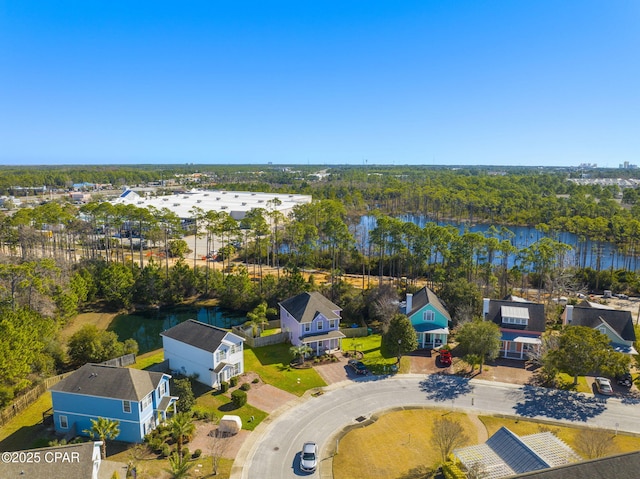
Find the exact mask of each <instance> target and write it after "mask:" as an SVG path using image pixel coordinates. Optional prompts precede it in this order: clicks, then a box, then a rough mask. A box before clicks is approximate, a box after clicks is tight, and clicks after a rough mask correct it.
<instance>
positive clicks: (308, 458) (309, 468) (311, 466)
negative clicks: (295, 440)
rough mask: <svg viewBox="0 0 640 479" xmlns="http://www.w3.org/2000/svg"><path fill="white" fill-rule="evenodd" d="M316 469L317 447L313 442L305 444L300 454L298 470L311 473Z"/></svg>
mask: <svg viewBox="0 0 640 479" xmlns="http://www.w3.org/2000/svg"><path fill="white" fill-rule="evenodd" d="M316 467H318V445H317V444H316V443H315V442H305V443H304V446H302V453H301V454H300V469H302V470H303V471H305V472H313V471H315V470H316Z"/></svg>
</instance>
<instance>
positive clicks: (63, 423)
mask: <svg viewBox="0 0 640 479" xmlns="http://www.w3.org/2000/svg"><path fill="white" fill-rule="evenodd" d="M170 378H171V376H169V375H168V374H164V373H157V372H151V371H141V370H139V369H132V368H117V367H113V366H105V365H103V364H92V363H88V364H85V365H84V366H82V367H81V368H80V369H78V370H77V371H74V373H73V374H71V375H70V376H67V377H66V378H64V379H63V380H61V381H60V382H58V383H57V384H55V385H54V386H52V387H51V388H49V390H50V391H51V400H52V403H53V420H54V424H55V429H56V432H57V433H59V434H63V435H65V436H66V437H75V436H78V435H87V433H85V432H84V431H85V430H89V429H91V419H98V418H99V417H103V418H106V419H110V420H113V421H118V422H119V423H120V425H119V428H120V434H119V435H118V437H117V438H116V439H117V440H119V441H124V442H142V440H143V439H144V436H145V435H146V434H147V433H149V432H150V431H152V430H153V429H155V428H156V426H157V425H158V424H159V423H160V422H162V421H163V420H165V419H166V418H167V414H170V413H174V412H175V402H176V401H177V400H178V398H177V397H174V396H171V394H170V393H169V379H170Z"/></svg>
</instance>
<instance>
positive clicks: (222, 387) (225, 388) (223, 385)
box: [220, 381, 229, 393]
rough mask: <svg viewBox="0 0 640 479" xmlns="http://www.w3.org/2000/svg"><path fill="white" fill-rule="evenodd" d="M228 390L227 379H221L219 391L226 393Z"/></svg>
mask: <svg viewBox="0 0 640 479" xmlns="http://www.w3.org/2000/svg"><path fill="white" fill-rule="evenodd" d="M228 390H229V383H228V382H227V381H222V382H221V383H220V391H222V392H223V393H226V392H227V391H228Z"/></svg>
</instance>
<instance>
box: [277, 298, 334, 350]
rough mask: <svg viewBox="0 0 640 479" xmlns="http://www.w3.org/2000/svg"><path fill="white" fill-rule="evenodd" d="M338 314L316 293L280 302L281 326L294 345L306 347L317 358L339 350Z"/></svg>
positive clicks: (325, 299) (326, 300)
mask: <svg viewBox="0 0 640 479" xmlns="http://www.w3.org/2000/svg"><path fill="white" fill-rule="evenodd" d="M340 311H342V309H341V308H340V307H339V306H336V305H335V304H334V303H332V302H331V301H329V300H328V299H327V298H325V297H324V296H322V294H320V293H318V292H316V291H314V292H312V293H301V294H299V295H297V296H294V297H293V298H289V299H286V300H284V301H282V302H281V303H280V327H281V328H282V331H283V332H286V333H287V334H288V335H289V341H290V342H291V344H292V345H293V346H299V345H301V344H306V345H307V346H309V347H310V348H311V349H312V350H313V352H314V354H315V355H316V356H319V355H322V354H325V353H327V352H330V351H334V350H338V349H340V340H341V339H342V338H344V337H345V335H344V334H343V333H342V332H341V331H340V319H341V316H340Z"/></svg>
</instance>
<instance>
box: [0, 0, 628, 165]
mask: <svg viewBox="0 0 640 479" xmlns="http://www.w3.org/2000/svg"><path fill="white" fill-rule="evenodd" d="M639 27H640V2H637V1H636V0H628V1H618V0H598V1H596V0H575V1H574V0H561V1H558V0H535V1H533V0H529V1H524V0H509V1H507V0H494V1H484V0H469V1H464V0H439V1H431V0H420V1H398V0H395V1H392V0H390V1H375V0H362V1H350V0H340V1H333V0H323V1H312V0H292V1H278V0H261V1H245V0H229V1H217V0H206V1H197V0H194V1H177V0H176V1H162V0H153V1H145V0H127V1H120V0H107V1H100V0H79V1H66V0H57V1H47V0H32V1H25V0H0V164H75V163H82V164H105V163H107V164H113V163H151V164H155V163H157V164H160V163H178V164H180V163H220V164H229V163H252V164H253V163H266V162H273V163H288V164H295V163H298V164H307V163H310V164H328V165H332V164H344V163H351V164H364V163H367V164H426V165H431V164H436V165H441V164H454V165H462V164H467V165H549V166H552V165H558V166H571V165H578V164H579V163H582V162H591V163H598V165H599V166H610V167H617V166H618V164H619V163H622V162H624V161H630V162H631V163H640V158H639V156H640V155H639V152H640V89H639V85H640V28H639Z"/></svg>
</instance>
